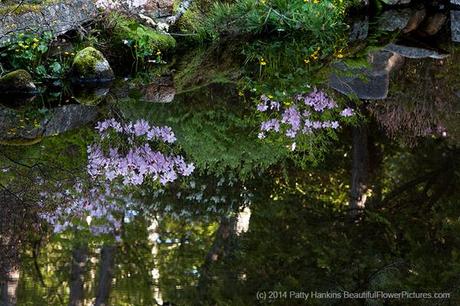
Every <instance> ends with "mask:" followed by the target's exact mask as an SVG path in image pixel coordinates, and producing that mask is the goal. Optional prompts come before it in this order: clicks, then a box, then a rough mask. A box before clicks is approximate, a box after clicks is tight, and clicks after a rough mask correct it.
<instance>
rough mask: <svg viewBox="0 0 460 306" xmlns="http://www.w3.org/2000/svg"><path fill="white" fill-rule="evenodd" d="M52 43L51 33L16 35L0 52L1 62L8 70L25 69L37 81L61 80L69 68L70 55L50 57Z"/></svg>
mask: <svg viewBox="0 0 460 306" xmlns="http://www.w3.org/2000/svg"><path fill="white" fill-rule="evenodd" d="M52 41H53V35H52V33H51V32H44V33H43V34H41V35H37V34H34V33H28V32H23V33H18V34H16V35H15V36H14V37H13V38H11V39H10V43H9V44H8V46H7V47H6V49H4V50H3V51H2V52H1V54H0V56H1V62H2V63H5V64H6V67H8V68H12V69H26V70H28V71H29V72H30V73H31V74H32V75H33V76H35V77H37V78H39V79H44V78H62V77H63V76H64V74H65V73H66V72H67V71H68V70H69V68H70V64H71V57H70V55H71V54H70V53H68V52H66V53H65V54H58V55H54V56H52V55H50V53H49V46H50V44H51V42H52Z"/></svg>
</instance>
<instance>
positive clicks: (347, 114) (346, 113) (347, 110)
mask: <svg viewBox="0 0 460 306" xmlns="http://www.w3.org/2000/svg"><path fill="white" fill-rule="evenodd" d="M340 115H341V116H343V117H351V116H353V115H354V111H353V109H352V108H349V107H347V108H345V109H344V110H343V111H342V112H341V113H340Z"/></svg>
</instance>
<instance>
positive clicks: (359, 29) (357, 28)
mask: <svg viewBox="0 0 460 306" xmlns="http://www.w3.org/2000/svg"><path fill="white" fill-rule="evenodd" d="M368 34H369V18H368V17H367V16H366V18H365V19H364V20H356V21H354V22H353V24H352V26H351V30H350V35H349V40H350V41H355V40H364V39H366V38H367V35H368Z"/></svg>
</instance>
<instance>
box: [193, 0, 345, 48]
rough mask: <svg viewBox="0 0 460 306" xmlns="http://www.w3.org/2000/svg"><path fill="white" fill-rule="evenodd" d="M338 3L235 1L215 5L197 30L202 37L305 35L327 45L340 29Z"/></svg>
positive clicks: (341, 14) (342, 6)
mask: <svg viewBox="0 0 460 306" xmlns="http://www.w3.org/2000/svg"><path fill="white" fill-rule="evenodd" d="M343 3H344V2H342V1H330V0H324V1H320V2H319V1H318V2H317V1H302V0H295V1H287V0H270V1H266V0H262V1H256V0H238V1H236V2H234V3H231V4H229V3H221V2H216V3H215V4H214V5H213V7H212V9H211V11H210V13H209V14H208V15H207V18H204V19H203V20H202V22H201V24H200V27H199V33H200V35H202V36H204V37H205V36H208V37H212V38H218V37H223V36H225V35H245V34H250V35H257V34H262V33H279V34H283V33H293V32H297V33H306V34H308V35H309V36H310V39H312V40H315V41H321V42H325V41H330V40H331V39H334V36H335V34H336V33H337V30H338V29H340V28H341V27H342V26H343V24H342V18H343V17H344V12H345V9H346V5H345V4H343Z"/></svg>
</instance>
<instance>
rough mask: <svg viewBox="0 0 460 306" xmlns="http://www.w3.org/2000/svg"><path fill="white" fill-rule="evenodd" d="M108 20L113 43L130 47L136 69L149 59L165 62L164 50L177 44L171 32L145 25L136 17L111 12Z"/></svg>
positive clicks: (160, 62) (154, 61)
mask: <svg viewBox="0 0 460 306" xmlns="http://www.w3.org/2000/svg"><path fill="white" fill-rule="evenodd" d="M108 20H109V25H108V28H109V31H111V32H112V33H111V34H112V35H111V37H112V41H111V45H112V46H118V47H122V48H128V49H129V51H130V53H131V55H132V57H133V59H134V61H135V64H136V70H137V67H138V65H139V64H145V63H146V62H147V61H149V62H153V63H156V64H162V63H165V62H164V61H163V59H162V54H163V51H165V50H168V49H171V48H174V47H175V45H176V41H175V40H174V38H173V37H172V36H170V35H169V34H166V33H160V32H158V31H156V30H154V29H152V28H149V27H147V26H144V25H142V24H140V23H139V22H138V21H136V20H135V19H130V18H128V17H126V16H123V15H121V14H117V13H111V14H110V15H109V16H108Z"/></svg>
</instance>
